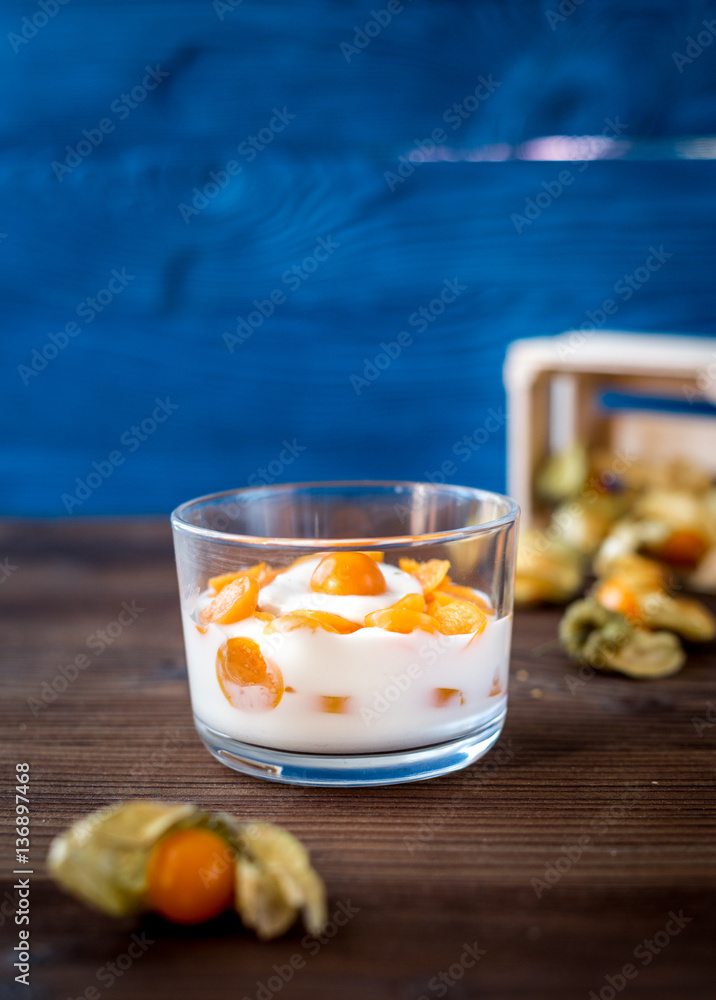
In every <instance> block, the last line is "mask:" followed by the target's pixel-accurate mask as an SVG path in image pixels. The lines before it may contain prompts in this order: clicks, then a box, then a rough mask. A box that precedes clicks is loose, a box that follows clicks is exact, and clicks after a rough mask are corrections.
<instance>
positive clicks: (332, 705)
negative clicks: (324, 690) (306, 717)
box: [318, 694, 350, 715]
mask: <svg viewBox="0 0 716 1000" xmlns="http://www.w3.org/2000/svg"><path fill="white" fill-rule="evenodd" d="M349 701H350V696H349V695H332V694H321V695H319V696H318V704H319V708H318V711H319V712H328V713H329V714H331V715H345V714H346V713H347V712H348V702H349Z"/></svg>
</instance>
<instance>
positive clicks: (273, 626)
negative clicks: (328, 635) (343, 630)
mask: <svg viewBox="0 0 716 1000" xmlns="http://www.w3.org/2000/svg"><path fill="white" fill-rule="evenodd" d="M336 617H338V616H336ZM296 628H310V629H312V630H313V631H314V632H315V631H316V630H317V629H319V628H322V629H323V630H324V632H338V629H336V628H334V627H333V626H332V625H329V624H328V623H327V622H321V621H318V620H317V619H315V618H311V617H309V616H308V615H306V614H304V613H303V612H296V613H295V614H294V613H293V612H291V613H290V614H287V615H278V616H277V617H276V618H273V619H272V620H271V621H270V622H268V624H266V625H265V626H264V634H265V635H271V634H272V633H274V632H293V630H294V629H296Z"/></svg>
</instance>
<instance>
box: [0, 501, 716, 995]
mask: <svg viewBox="0 0 716 1000" xmlns="http://www.w3.org/2000/svg"><path fill="white" fill-rule="evenodd" d="M0 550H1V551H3V552H4V551H7V552H8V553H9V555H10V559H11V562H12V564H13V565H17V567H18V568H17V570H16V571H15V572H14V573H13V574H12V576H11V577H10V578H9V579H8V580H7V581H6V582H5V583H4V584H3V586H2V589H1V590H0V599H1V601H2V618H1V619H0V637H1V638H2V639H3V640H4V645H5V657H4V665H3V680H4V688H5V691H6V696H5V697H4V698H3V701H2V704H1V705H0V723H1V725H2V733H3V749H2V753H3V759H4V761H5V763H6V767H5V769H4V770H5V773H6V774H7V773H8V767H10V766H12V765H13V764H14V762H15V761H16V760H19V759H27V760H29V762H30V764H31V767H32V774H33V779H32V803H33V818H34V820H35V825H34V826H33V840H32V857H33V862H34V864H35V869H36V874H35V876H34V877H33V883H32V886H33V897H32V898H33V906H34V911H33V947H34V949H35V951H34V955H35V958H34V962H35V965H34V967H33V977H34V978H33V981H34V984H35V985H34V986H33V991H34V992H33V997H34V996H37V997H39V998H41V1000H42V998H44V997H56V996H73V997H76V996H79V995H80V994H81V993H82V992H83V991H84V990H85V988H86V987H88V986H89V985H99V987H100V988H101V989H102V990H103V992H102V995H104V989H106V988H108V987H107V986H106V980H105V981H104V986H103V985H102V981H100V982H99V983H98V980H97V978H96V976H97V973H98V971H101V970H102V969H103V968H104V967H105V966H106V963H107V962H112V961H114V960H115V959H116V957H117V956H118V955H121V954H123V953H124V952H125V951H126V948H127V946H128V944H129V942H130V936H131V934H132V933H135V932H137V931H139V932H143V933H145V934H146V935H147V937H148V938H149V939H151V940H153V941H155V942H156V943H155V944H153V945H152V946H151V947H150V948H149V949H148V950H147V952H146V954H145V955H143V956H142V957H141V958H140V959H137V960H136V962H134V964H133V965H132V967H131V968H130V969H128V970H127V971H126V975H125V976H123V977H121V978H118V979H117V980H116V981H115V982H114V983H113V984H112V986H111V995H112V996H113V997H116V998H120V1000H124V998H125V997H126V998H129V997H132V998H142V1000H143V998H145V997H147V998H149V997H150V996H155V995H156V994H157V992H159V993H160V995H164V994H165V993H168V992H171V995H172V996H174V997H177V998H180V1000H183V998H185V997H186V998H189V997H195V996H196V995H197V993H198V994H202V993H206V990H207V989H208V988H209V986H208V984H210V988H211V991H212V995H215V996H222V997H223V996H227V997H228V996H239V997H242V996H244V995H246V996H249V997H252V998H253V997H256V995H257V993H259V992H260V991H259V986H260V984H261V983H266V981H267V978H268V977H269V976H271V975H274V974H276V973H275V971H274V970H273V966H274V965H275V964H278V965H279V966H281V965H284V964H285V963H286V962H288V961H289V960H290V957H291V955H293V954H299V955H301V956H302V957H304V958H305V959H306V965H305V968H302V969H301V970H300V971H299V972H298V973H296V975H295V977H294V978H293V979H292V980H291V982H290V983H288V984H286V985H285V986H282V987H281V991H280V992H281V995H282V996H286V997H289V998H296V1000H298V998H307V997H318V998H319V1000H323V998H328V997H333V996H335V995H340V996H345V997H348V998H349V1000H351V998H353V997H355V998H359V997H360V998H363V997H365V996H366V995H370V996H375V997H379V998H382V997H386V998H387V997H391V998H395V997H400V998H402V997H405V998H406V1000H407V998H411V997H412V998H415V997H419V996H428V997H430V998H432V997H434V996H437V995H438V992H437V987H436V985H435V984H436V983H438V984H439V981H438V980H434V977H435V976H437V975H438V974H439V973H440V972H441V971H445V972H446V974H448V970H449V968H450V966H451V965H452V966H453V967H456V963H459V961H460V956H461V954H462V953H463V949H464V945H465V944H473V943H476V944H477V945H478V946H479V947H480V948H483V949H484V950H485V951H486V954H485V956H484V957H482V958H481V959H480V961H479V962H478V963H477V965H476V966H474V968H470V969H463V970H462V972H463V975H461V977H460V979H459V981H458V980H457V979H456V980H455V985H454V986H452V987H451V988H450V995H451V996H454V997H481V996H490V997H492V996H494V997H501V998H503V997H504V998H514V1000H518V998H519V1000H522V998H523V997H524V996H527V995H529V996H531V997H535V998H538V1000H541V998H542V997H544V998H545V1000H546V998H558V1000H562V998H564V1000H572V998H573V997H575V996H582V995H584V996H587V995H588V994H589V991H590V990H594V991H596V992H598V991H599V990H600V989H601V988H602V987H603V986H605V985H607V984H608V983H607V980H606V979H605V976H606V975H612V976H615V975H617V974H619V972H620V970H621V969H622V967H623V966H624V964H625V963H628V962H630V961H631V962H632V963H634V964H635V966H636V968H637V971H638V976H637V978H636V979H635V980H633V981H630V982H629V995H630V996H633V997H635V998H641V997H649V998H650V1000H667V998H669V1000H672V998H673V997H674V996H676V995H687V994H688V995H689V996H690V997H694V998H697V1000H701V998H703V1000H706V998H707V997H710V996H711V990H712V981H713V958H712V947H711V944H712V928H713V921H714V918H716V892H715V890H716V848H715V844H714V813H715V812H716V806H715V800H714V795H713V790H714V777H715V773H714V772H715V771H716V768H715V767H714V763H713V762H714V743H715V742H716V725H711V726H706V727H705V728H704V727H698V726H696V725H695V724H694V721H693V720H694V718H697V719H698V718H704V717H705V712H706V710H707V708H708V705H709V704H711V705H712V706H713V704H714V701H715V700H716V691H715V685H714V677H713V669H714V651H713V647H707V648H704V649H702V650H701V651H700V652H699V651H694V652H693V653H692V654H690V657H689V663H688V665H687V667H686V668H685V669H684V671H683V672H682V673H681V674H679V675H677V676H676V677H673V678H669V679H668V680H666V681H661V682H644V683H637V682H630V681H628V680H626V679H621V678H609V677H606V676H604V677H602V676H595V677H593V678H591V679H589V680H587V681H586V682H585V683H584V684H582V685H581V686H578V687H577V688H576V689H575V690H574V693H572V692H571V691H570V687H569V686H568V683H567V678H568V677H575V676H576V672H575V669H574V667H573V666H572V665H570V664H569V663H568V662H567V660H566V659H565V657H564V655H563V654H562V653H561V651H560V650H559V649H558V648H557V647H556V645H555V644H554V642H553V639H554V634H555V628H556V621H557V617H558V613H557V612H556V611H549V610H543V611H538V612H537V611H536V612H523V613H520V614H518V615H517V616H516V620H515V637H514V640H515V641H514V653H513V659H512V681H511V686H510V706H509V712H508V721H507V725H506V728H505V731H504V734H503V736H502V738H501V741H500V745H501V746H502V747H504V748H507V749H509V751H510V753H511V756H509V757H506V758H505V760H504V762H503V763H502V764H501V765H500V766H498V765H497V755H496V754H495V753H494V752H493V753H492V754H491V755H488V756H487V757H486V758H485V759H484V760H483V761H481V762H478V763H477V764H476V765H475V766H473V767H472V768H469V769H467V770H465V771H462V772H459V773H456V774H453V775H449V776H446V777H444V778H441V779H439V780H435V781H430V782H424V783H419V784H415V785H405V786H402V787H400V786H399V787H397V788H391V789H388V788H383V789H380V788H379V789H363V790H346V789H307V788H298V787H290V786H279V785H272V784H270V783H264V782H260V781H257V780H254V779H251V778H248V777H242V776H239V775H236V774H234V773H233V772H230V771H229V770H228V769H226V768H223V767H221V766H220V765H219V764H217V763H216V762H214V761H213V760H212V759H211V758H210V757H209V755H208V754H207V753H206V751H205V750H204V749H203V747H202V746H201V745H200V743H199V741H198V738H197V737H196V735H195V733H194V730H193V726H192V723H191V714H190V706H189V699H188V691H187V686H186V680H185V668H184V659H183V650H182V641H181V636H180V626H179V614H178V604H177V597H176V583H175V578H174V569H173V561H172V553H171V543H170V537H169V530H168V526H167V525H166V524H165V523H164V522H163V521H157V520H151V519H147V520H105V519H87V520H84V521H82V522H75V521H68V522H42V521H33V522H16V521H5V522H0ZM122 600H129V601H131V600H136V602H137V604H138V605H139V606H140V607H144V608H145V609H146V610H144V611H143V612H142V613H141V614H140V615H139V617H138V618H137V620H136V622H135V624H133V625H132V626H131V627H128V628H127V629H126V631H125V632H124V633H123V634H122V635H121V636H119V637H118V638H117V640H116V642H115V643H114V644H113V645H112V646H111V647H109V648H108V649H106V650H105V651H104V652H103V653H102V654H101V655H99V656H96V657H93V662H92V665H91V666H90V667H89V668H88V669H87V670H86V671H84V672H82V673H81V674H80V675H79V676H78V678H77V679H76V680H75V681H74V682H73V683H72V684H71V685H70V686H69V687H68V690H67V691H66V692H64V693H63V694H62V695H61V696H60V697H58V698H57V700H56V701H54V702H53V703H52V704H50V705H48V706H47V708H46V709H43V710H41V711H40V712H39V713H38V714H37V717H33V715H32V713H31V711H30V709H29V707H28V704H27V698H28V697H30V696H33V695H35V694H36V693H37V692H38V689H39V688H40V685H41V684H42V682H43V681H48V680H51V679H52V678H53V676H55V673H56V670H57V665H58V664H59V663H67V662H69V661H70V660H71V659H72V658H73V657H74V656H75V655H77V653H79V652H81V651H83V650H86V645H85V640H86V637H87V636H88V635H89V634H90V632H91V631H92V630H93V629H96V628H100V627H102V625H104V624H106V623H107V622H109V621H111V620H112V619H113V616H114V615H115V614H116V609H117V607H118V604H120V603H121V601H122ZM518 670H526V671H527V672H528V675H529V676H528V677H527V679H526V680H518V679H517V675H516V672H517V671H518ZM520 676H523V675H520ZM535 690H538V691H540V692H541V694H542V696H541V697H539V698H535V697H534V696H533V694H534V692H535ZM150 795H151V796H160V797H164V798H170V799H173V798H181V799H188V800H193V801H197V802H199V803H201V804H202V805H204V806H206V807H208V808H211V809H226V810H228V811H230V812H232V813H235V814H237V815H242V816H260V817H262V818H266V819H271V820H275V821H277V822H281V823H284V824H286V825H287V826H288V827H289V828H290V829H292V830H293V831H294V832H295V833H297V834H298V835H299V836H301V837H302V838H303V839H304V840H305V842H306V843H307V845H308V846H309V848H310V850H311V852H312V855H313V857H314V860H315V863H316V865H317V866H318V868H319V869H320V871H321V872H322V874H323V875H324V877H325V878H326V882H327V885H328V889H329V895H330V901H331V907H332V910H333V909H335V907H336V906H338V904H339V903H341V902H343V903H345V904H346V905H347V903H348V901H350V904H351V906H352V907H354V908H357V910H358V912H357V913H356V914H355V916H354V917H352V918H351V919H350V920H349V921H348V922H347V924H346V925H345V926H344V927H341V928H338V929H337V931H336V934H335V937H334V938H331V939H330V940H328V941H326V942H325V943H324V944H323V945H322V946H321V947H320V950H319V951H318V953H317V954H316V955H312V954H310V952H309V949H308V945H307V944H306V943H305V942H304V940H303V936H302V934H301V932H300V931H298V930H297V931H295V932H292V934H291V935H289V936H288V937H287V938H285V939H282V940H281V941H278V942H274V943H272V944H270V945H268V946H263V945H261V946H260V945H258V944H256V943H255V942H254V941H252V940H251V939H250V938H249V937H248V936H247V935H246V934H244V933H243V932H242V931H241V930H240V929H239V928H238V926H237V924H236V922H235V921H234V920H233V919H231V918H225V919H222V920H221V921H219V923H218V924H216V925H212V926H211V927H205V928H198V929H193V930H181V929H176V928H171V927H168V926H167V925H165V924H163V923H162V922H161V921H158V920H155V919H153V918H146V919H144V920H143V921H141V922H140V923H139V924H135V923H133V922H128V921H111V920H109V919H107V918H104V917H96V916H90V915H89V914H88V913H87V911H85V910H84V909H83V908H82V907H80V906H78V905H76V904H75V903H74V902H72V901H71V900H68V899H67V898H65V897H64V896H63V895H62V894H61V893H60V892H59V891H58V890H56V889H55V888H54V886H52V884H51V883H49V882H48V881H47V880H46V878H45V875H44V872H43V867H42V859H43V857H44V854H45V852H46V849H47V845H48V843H49V840H50V839H51V837H52V836H53V835H54V834H55V833H56V832H58V830H60V829H61V828H62V827H63V826H64V825H66V824H67V823H69V822H71V821H72V820H73V819H74V818H76V817H77V816H78V815H79V814H81V813H85V812H88V811H89V810H91V809H94V808H97V807H98V806H100V805H103V804H105V803H107V802H110V801H113V800H116V799H118V798H122V797H126V796H150ZM3 809H6V807H5V806H3ZM3 829H4V830H5V831H6V833H5V834H4V835H3V838H2V844H1V845H0V858H1V859H2V868H1V869H0V870H1V871H2V872H3V874H4V875H5V873H8V872H9V871H10V870H11V868H9V867H8V866H9V865H10V864H11V862H12V856H11V852H10V848H11V844H10V839H9V837H8V836H7V830H8V827H7V826H3ZM580 837H581V838H584V837H588V838H589V841H588V843H587V844H586V845H583V848H582V850H581V853H579V856H578V857H576V859H574V857H573V859H572V860H571V861H570V860H569V857H568V853H566V852H568V851H569V850H570V849H571V850H572V853H573V855H574V850H575V849H574V846H573V845H574V844H575V843H579V838H580ZM550 866H559V869H560V870H558V869H556V868H554V869H552V868H551V867H550ZM561 869H563V870H561ZM548 871H553V872H554V871H556V873H557V878H556V881H555V882H554V884H553V885H551V886H550V885H549V883H547V884H546V885H545V884H544V881H545V878H546V877H547V872H548ZM534 879H539V880H540V881H541V882H542V883H543V885H542V887H541V888H540V886H539V884H538V883H537V884H536V883H534V881H533V880H534ZM11 885H12V882H11V879H10V878H9V877H8V876H7V875H5V877H4V880H3V883H2V885H0V890H2V892H5V891H9V890H10V887H11ZM535 885H537V889H539V894H538V891H537V889H536V888H535ZM2 892H0V895H2ZM3 898H4V897H3ZM680 910H681V911H683V913H684V916H685V917H688V918H689V921H690V922H687V923H686V924H685V926H684V928H683V931H682V932H680V933H679V934H678V935H674V936H673V939H670V942H669V944H668V946H667V947H665V948H664V949H663V953H662V952H660V953H659V954H655V955H653V956H652V958H651V960H650V962H649V964H648V965H643V964H642V963H641V961H639V960H637V959H635V957H634V950H635V949H637V948H639V946H640V944H641V943H642V942H643V941H644V939H645V938H647V939H653V938H654V935H655V934H657V933H658V932H660V931H663V928H664V927H665V926H666V924H667V922H668V921H669V919H670V918H669V913H670V912H671V911H675V912H677V913H678V912H679V911H680ZM640 954H641V952H640ZM454 971H455V969H454ZM458 971H459V970H458ZM102 975H104V976H105V977H106V975H107V973H102ZM431 982H432V983H433V985H432V986H431V985H430V983H431ZM15 995H17V996H19V995H20V994H19V993H17V994H15V993H8V996H12V997H14V996H15Z"/></svg>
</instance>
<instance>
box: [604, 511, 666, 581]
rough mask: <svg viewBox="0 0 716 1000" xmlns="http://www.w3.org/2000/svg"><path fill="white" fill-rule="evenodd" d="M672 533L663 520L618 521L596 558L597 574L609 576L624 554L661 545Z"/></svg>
mask: <svg viewBox="0 0 716 1000" xmlns="http://www.w3.org/2000/svg"><path fill="white" fill-rule="evenodd" d="M670 533H671V530H670V528H669V527H668V525H666V524H664V523H663V522H661V521H634V520H631V519H626V518H625V519H624V520H623V521H618V522H617V523H616V524H615V525H614V527H613V528H612V529H611V531H610V532H609V534H608V535H607V537H606V538H605V539H604V541H603V542H602V544H601V547H600V549H599V551H598V552H597V555H596V557H595V559H594V572H595V573H596V574H597V576H608V575H609V574H610V573H611V571H612V566H613V565H614V564H615V563H616V562H617V561H618V560H620V559H622V558H624V556H631V555H634V554H635V553H637V552H638V551H639V549H641V548H649V547H651V548H654V547H657V546H659V545H661V544H662V543H663V542H665V541H666V539H667V538H668V537H669V535H670Z"/></svg>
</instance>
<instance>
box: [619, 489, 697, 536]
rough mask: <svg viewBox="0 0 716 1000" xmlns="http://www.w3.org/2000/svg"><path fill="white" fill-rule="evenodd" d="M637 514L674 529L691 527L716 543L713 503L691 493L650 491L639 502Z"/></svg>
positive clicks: (635, 508)
mask: <svg viewBox="0 0 716 1000" xmlns="http://www.w3.org/2000/svg"><path fill="white" fill-rule="evenodd" d="M633 513H634V516H635V517H636V518H637V519H639V520H644V521H658V522H662V523H663V524H666V525H668V527H669V528H670V529H671V530H678V529H682V528H688V529H691V530H693V531H695V532H697V533H699V534H701V535H702V536H703V538H704V540H705V541H708V542H709V543H713V542H716V517H715V516H714V514H713V513H712V511H711V509H710V506H709V504H708V503H707V502H705V498H704V497H702V496H699V495H698V494H696V493H692V492H689V491H688V490H666V489H655V490H649V491H648V492H647V493H644V495H643V496H641V497H639V499H638V500H637V501H636V503H635V504H634V510H633Z"/></svg>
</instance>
